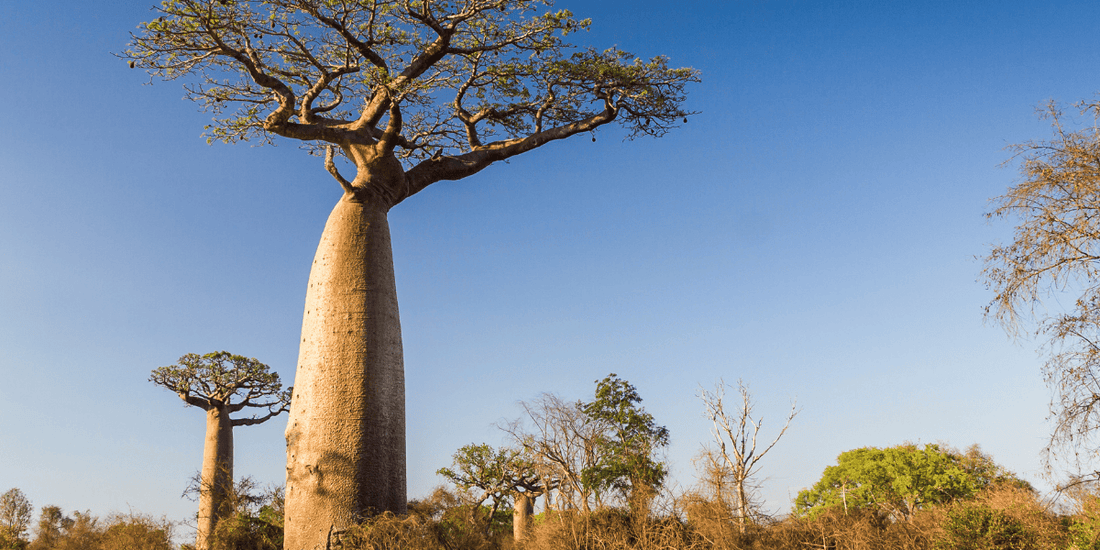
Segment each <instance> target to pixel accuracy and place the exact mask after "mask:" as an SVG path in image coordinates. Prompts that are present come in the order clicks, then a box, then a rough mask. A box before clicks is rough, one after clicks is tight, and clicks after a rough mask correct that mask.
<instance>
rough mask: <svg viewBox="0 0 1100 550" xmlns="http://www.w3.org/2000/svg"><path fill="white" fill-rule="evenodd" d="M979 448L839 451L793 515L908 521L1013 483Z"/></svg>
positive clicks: (907, 446) (799, 500) (904, 447)
mask: <svg viewBox="0 0 1100 550" xmlns="http://www.w3.org/2000/svg"><path fill="white" fill-rule="evenodd" d="M1014 479H1015V478H1014V476H1012V475H1011V474H1009V473H1006V472H1003V471H1001V470H999V469H998V468H997V467H996V466H995V465H994V464H992V460H990V459H989V458H988V456H986V455H982V454H981V452H980V451H979V450H978V449H977V447H972V448H971V450H970V451H968V452H967V453H966V454H962V453H957V452H953V451H950V450H945V449H942V448H940V446H939V445H934V444H928V445H925V446H924V447H923V448H921V447H918V446H916V445H912V444H905V445H899V446H897V447H889V448H886V449H879V448H875V447H864V448H862V449H854V450H851V451H847V452H844V453H841V454H840V456H839V457H837V464H836V465H835V466H829V467H827V468H825V472H824V473H823V474H822V476H821V480H820V481H818V482H817V483H816V484H814V486H813V487H811V488H809V489H805V490H803V491H801V492H799V493H798V496H797V497H796V498H795V504H794V513H795V514H796V515H800V516H810V517H814V516H816V515H817V514H819V513H821V512H822V511H824V510H827V509H835V508H841V509H843V510H844V511H845V512H847V511H848V510H851V509H871V510H875V511H878V512H880V513H882V514H885V515H887V516H889V517H891V518H893V519H895V520H906V521H908V520H910V519H912V517H913V513H914V512H916V511H917V510H919V509H920V508H922V507H925V506H928V505H933V504H943V503H947V502H952V501H954V500H957V499H965V498H970V497H973V496H974V495H975V494H977V492H978V491H980V490H981V489H983V488H985V487H988V486H990V485H991V484H993V483H995V482H998V481H999V480H1005V481H1009V480H1014Z"/></svg>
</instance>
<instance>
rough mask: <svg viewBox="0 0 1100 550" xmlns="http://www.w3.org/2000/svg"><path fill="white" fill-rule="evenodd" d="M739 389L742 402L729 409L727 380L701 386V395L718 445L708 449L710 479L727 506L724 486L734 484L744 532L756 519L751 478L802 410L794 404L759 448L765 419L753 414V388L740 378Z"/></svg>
mask: <svg viewBox="0 0 1100 550" xmlns="http://www.w3.org/2000/svg"><path fill="white" fill-rule="evenodd" d="M737 390H738V393H739V394H740V396H741V402H740V403H739V404H738V405H737V408H736V409H732V408H731V410H729V411H727V410H726V404H725V395H726V383H725V382H723V381H719V382H718V384H717V385H716V387H715V389H714V391H713V392H710V391H707V390H705V389H702V388H700V390H699V398H700V399H702V400H703V405H704V406H705V407H706V412H705V413H704V415H705V416H706V418H707V419H708V420H710V421H711V434H712V435H713V436H714V443H715V447H714V448H711V449H706V450H704V459H705V460H704V468H705V469H706V470H707V479H708V481H707V482H708V483H709V484H711V485H712V488H713V490H714V493H715V497H716V498H717V499H718V501H719V503H720V504H722V505H724V506H728V505H729V504H728V502H729V501H728V499H729V498H730V497H729V496H727V495H725V494H724V492H723V489H724V487H725V486H729V487H730V489H731V490H732V492H733V495H731V496H732V500H733V502H732V512H733V514H734V516H735V517H736V519H737V522H738V526H739V528H740V530H741V532H744V531H745V524H746V522H748V521H749V520H750V519H752V515H753V513H754V507H753V505H752V502H751V501H752V497H751V493H752V481H751V479H752V477H753V476H754V475H755V474H756V473H757V471H758V470H759V468H760V467H759V463H760V461H761V460H762V459H763V458H764V455H766V454H768V451H770V450H772V447H775V444H776V443H779V439H780V438H781V437H783V434H784V433H786V432H787V428H788V427H790V425H791V420H794V417H795V416H796V415H797V414H798V409H797V408H796V407H795V405H794V404H793V403H792V404H791V412H790V414H788V415H787V421H786V422H785V423H784V424H783V429H781V430H779V433H778V434H776V436H775V439H774V440H772V442H771V443H770V444H769V445H768V446H767V447H764V448H763V449H762V450H758V449H757V436H759V435H760V429H761V428H762V427H763V423H764V419H763V418H755V419H754V418H753V417H752V409H753V402H752V396H751V395H749V388H748V387H747V386H746V385H745V384H744V383H743V382H741V381H740V380H738V381H737Z"/></svg>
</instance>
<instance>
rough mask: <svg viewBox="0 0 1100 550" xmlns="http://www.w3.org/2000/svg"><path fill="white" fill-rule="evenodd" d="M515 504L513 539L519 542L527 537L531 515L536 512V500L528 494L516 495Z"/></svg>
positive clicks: (513, 511)
mask: <svg viewBox="0 0 1100 550" xmlns="http://www.w3.org/2000/svg"><path fill="white" fill-rule="evenodd" d="M515 504H516V505H515V508H513V509H512V538H513V539H515V540H516V542H519V541H521V540H523V539H524V538H526V537H527V530H528V529H529V527H528V525H529V524H530V519H531V514H533V513H534V512H535V499H534V498H532V497H531V496H529V495H528V494H527V493H516V503H515Z"/></svg>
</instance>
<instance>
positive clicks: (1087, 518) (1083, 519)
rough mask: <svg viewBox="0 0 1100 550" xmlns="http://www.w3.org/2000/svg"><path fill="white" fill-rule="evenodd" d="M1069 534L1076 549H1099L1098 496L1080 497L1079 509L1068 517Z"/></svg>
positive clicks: (1099, 510) (1099, 502)
mask: <svg viewBox="0 0 1100 550" xmlns="http://www.w3.org/2000/svg"><path fill="white" fill-rule="evenodd" d="M1069 535H1070V541H1071V542H1072V543H1073V546H1074V547H1075V548H1076V549H1077V550H1100V497H1097V496H1095V495H1089V496H1087V497H1085V498H1083V499H1082V502H1081V510H1080V511H1079V512H1078V513H1077V514H1075V515H1074V516H1073V517H1072V518H1071V519H1070V525H1069Z"/></svg>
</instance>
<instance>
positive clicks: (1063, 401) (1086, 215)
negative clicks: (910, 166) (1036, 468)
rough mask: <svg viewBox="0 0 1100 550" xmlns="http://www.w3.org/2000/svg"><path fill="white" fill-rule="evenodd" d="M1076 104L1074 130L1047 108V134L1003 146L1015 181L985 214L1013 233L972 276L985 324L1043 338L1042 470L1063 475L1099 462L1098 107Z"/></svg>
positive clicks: (1055, 108)
mask: <svg viewBox="0 0 1100 550" xmlns="http://www.w3.org/2000/svg"><path fill="white" fill-rule="evenodd" d="M1077 107H1078V109H1079V112H1080V113H1081V114H1082V115H1084V116H1086V117H1088V120H1089V122H1087V123H1085V124H1076V123H1075V121H1073V119H1072V117H1069V116H1067V115H1066V114H1065V113H1063V111H1062V110H1061V109H1060V108H1059V107H1058V106H1057V105H1056V104H1054V103H1053V102H1052V103H1049V104H1048V105H1046V107H1045V109H1043V111H1042V114H1043V115H1044V116H1045V117H1047V118H1048V119H1049V120H1050V121H1051V126H1052V128H1053V137H1052V138H1050V139H1049V140H1045V141H1030V142H1027V143H1023V144H1019V145H1016V146H1014V147H1013V149H1014V152H1015V155H1014V157H1013V159H1012V160H1010V161H1009V162H1018V164H1019V169H1020V174H1021V179H1020V181H1018V182H1017V183H1016V184H1015V185H1013V186H1012V187H1010V188H1009V189H1008V191H1007V192H1006V193H1005V194H1004V195H1002V196H1000V197H997V198H995V199H993V204H994V206H995V209H994V210H993V211H992V212H990V213H989V214H987V217H988V218H998V219H1006V218H1007V219H1012V220H1014V221H1015V223H1016V227H1015V232H1014V234H1013V238H1012V242H1010V243H1008V244H998V245H995V246H993V247H992V249H991V250H990V252H989V254H988V255H987V256H986V257H985V258H984V260H985V269H984V270H983V272H982V275H983V278H984V280H985V282H986V284H987V286H988V287H989V288H990V289H991V290H993V292H994V293H995V295H994V297H993V299H992V300H991V301H990V303H989V305H987V306H986V308H985V313H986V318H987V319H989V320H992V321H993V322H996V323H998V324H1000V325H1001V326H1002V327H1003V328H1004V329H1005V330H1006V331H1007V332H1008V333H1009V334H1010V335H1011V336H1014V337H1018V336H1022V335H1024V334H1027V333H1029V332H1032V331H1034V333H1035V334H1037V335H1039V336H1040V337H1042V338H1045V340H1046V341H1045V349H1044V352H1045V354H1046V356H1047V360H1046V363H1045V365H1044V367H1043V374H1044V378H1045V380H1046V383H1047V385H1048V387H1049V388H1050V390H1051V394H1052V397H1051V402H1050V420H1051V421H1052V424H1053V429H1052V431H1051V436H1050V439H1049V441H1048V445H1047V448H1046V453H1045V457H1046V464H1047V467H1048V472H1049V473H1051V474H1054V470H1055V469H1057V468H1056V463H1058V464H1060V465H1061V466H1068V467H1070V468H1071V469H1072V470H1073V471H1074V472H1072V474H1073V475H1079V474H1080V472H1081V471H1082V470H1083V469H1084V470H1086V471H1087V470H1089V469H1094V468H1095V467H1096V466H1095V464H1090V463H1091V462H1093V461H1095V459H1097V458H1100V456H1098V454H1100V440H1098V439H1097V436H1098V428H1100V379H1098V377H1097V375H1098V373H1100V126H1098V125H1097V122H1096V121H1097V117H1098V116H1100V103H1097V102H1089V103H1079V104H1078V106H1077ZM1074 126H1077V127H1076V128H1074ZM1062 304H1066V305H1065V306H1063V305H1062ZM1070 304H1072V305H1070ZM1063 459H1064V460H1063ZM1085 475H1086V476H1091V477H1094V478H1097V479H1100V472H1093V473H1092V474H1085Z"/></svg>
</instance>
